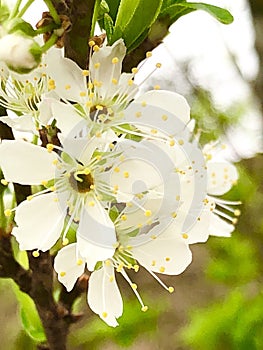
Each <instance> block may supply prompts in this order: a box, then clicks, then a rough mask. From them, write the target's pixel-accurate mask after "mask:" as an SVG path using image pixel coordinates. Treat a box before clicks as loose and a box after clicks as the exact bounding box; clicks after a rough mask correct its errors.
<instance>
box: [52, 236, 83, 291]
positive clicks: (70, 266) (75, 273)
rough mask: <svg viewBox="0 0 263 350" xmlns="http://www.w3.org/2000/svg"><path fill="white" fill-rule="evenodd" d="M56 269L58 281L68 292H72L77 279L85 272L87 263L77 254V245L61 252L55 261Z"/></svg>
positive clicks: (72, 245) (74, 244) (69, 246)
mask: <svg viewBox="0 0 263 350" xmlns="http://www.w3.org/2000/svg"><path fill="white" fill-rule="evenodd" d="M54 269H55V271H56V272H57V274H58V280H59V282H60V283H62V284H63V285H64V286H65V287H66V289H67V291H68V292H69V291H71V290H72V289H73V287H74V285H75V283H76V281H77V279H78V278H79V277H80V276H81V275H82V274H83V272H84V270H85V263H84V261H83V260H82V259H81V258H80V256H79V254H77V244H76V243H72V244H69V245H68V246H66V247H64V248H62V249H60V250H59V252H58V254H57V255H56V257H55V260H54Z"/></svg>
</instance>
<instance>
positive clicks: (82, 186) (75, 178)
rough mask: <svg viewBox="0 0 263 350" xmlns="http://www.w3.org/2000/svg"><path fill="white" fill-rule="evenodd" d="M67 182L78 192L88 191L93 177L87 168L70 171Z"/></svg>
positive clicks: (92, 184)
mask: <svg viewBox="0 0 263 350" xmlns="http://www.w3.org/2000/svg"><path fill="white" fill-rule="evenodd" d="M69 183H70V186H71V187H72V188H73V189H74V190H75V191H77V192H80V193H86V192H89V191H90V190H91V189H92V187H93V186H94V180H93V177H92V175H91V174H90V171H89V170H88V169H84V170H82V171H75V172H72V173H71V174H70V176H69Z"/></svg>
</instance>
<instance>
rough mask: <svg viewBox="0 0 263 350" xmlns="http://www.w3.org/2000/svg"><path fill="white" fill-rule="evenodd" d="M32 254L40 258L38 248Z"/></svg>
mask: <svg viewBox="0 0 263 350" xmlns="http://www.w3.org/2000/svg"><path fill="white" fill-rule="evenodd" d="M32 255H33V257H34V258H38V257H39V255H40V254H39V251H38V250H35V251H33V252H32Z"/></svg>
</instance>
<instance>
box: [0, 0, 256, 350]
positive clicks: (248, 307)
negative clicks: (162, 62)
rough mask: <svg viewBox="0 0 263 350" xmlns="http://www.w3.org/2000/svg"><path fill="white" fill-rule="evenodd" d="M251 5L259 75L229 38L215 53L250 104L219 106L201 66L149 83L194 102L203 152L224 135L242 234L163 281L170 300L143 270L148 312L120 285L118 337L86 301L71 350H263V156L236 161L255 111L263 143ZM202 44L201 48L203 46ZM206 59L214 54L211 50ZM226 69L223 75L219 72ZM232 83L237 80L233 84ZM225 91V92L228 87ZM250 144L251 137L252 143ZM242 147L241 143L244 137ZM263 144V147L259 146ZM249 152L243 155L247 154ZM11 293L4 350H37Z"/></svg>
mask: <svg viewBox="0 0 263 350" xmlns="http://www.w3.org/2000/svg"><path fill="white" fill-rule="evenodd" d="M232 2H237V3H238V2H239V3H240V4H241V10H240V11H239V12H237V14H235V13H234V16H235V20H236V22H238V21H239V20H240V18H239V16H241V17H242V16H243V15H244V12H245V14H246V15H247V13H250V12H249V4H248V3H246V2H245V1H241V0H240V1H234V0H233V1H232ZM211 3H212V2H211ZM214 3H216V2H214ZM219 5H222V3H221V2H220V4H219ZM251 5H252V7H251V9H252V17H245V18H246V21H248V22H249V23H248V25H249V26H250V27H251V28H250V30H251V32H252V36H253V35H254V36H255V38H256V42H255V48H256V51H257V55H258V63H259V64H258V67H259V70H258V73H257V76H256V75H255V74H254V76H253V77H252V78H251V76H250V77H249V78H247V77H246V74H243V72H242V69H241V68H242V67H240V62H239V59H238V56H237V55H236V52H234V51H233V50H232V49H231V47H229V45H228V46H227V43H226V42H225V41H224V39H222V37H223V36H222V35H221V36H219V37H218V35H217V36H215V40H221V41H220V44H218V45H221V44H222V42H223V44H224V45H225V47H226V46H227V50H228V56H227V60H228V64H229V65H231V67H232V69H233V71H235V74H236V75H239V79H241V80H242V84H244V86H246V89H247V90H246V91H248V93H247V98H245V99H244V98H241V97H240V98H239V100H236V101H234V102H233V103H232V104H229V103H228V104H227V103H226V104H224V103H223V102H222V98H221V101H220V103H218V102H217V99H216V98H217V96H216V92H215V91H216V90H217V86H216V82H215V85H214V88H213V91H211V90H210V89H208V87H207V85H206V84H203V83H202V81H200V79H199V78H198V77H199V75H198V67H197V68H195V67H194V69H193V64H194V62H193V61H194V60H193V58H191V57H190V58H189V59H183V60H180V62H178V61H174V65H175V66H176V67H177V68H178V71H177V74H178V75H177V76H176V77H174V79H176V81H171V80H167V75H166V78H165V84H164V82H163V81H164V76H158V77H153V78H152V81H151V82H150V85H152V86H154V85H155V84H157V83H158V84H159V83H160V85H161V87H162V88H167V89H171V90H175V89H176V91H178V92H181V93H184V95H187V96H188V99H189V101H190V104H191V107H192V116H193V117H194V118H196V119H197V125H198V128H200V130H201V131H202V133H201V142H203V143H205V142H207V141H210V140H213V139H215V138H217V137H219V136H220V135H227V140H226V141H227V142H228V143H229V144H230V148H231V149H232V156H233V157H234V159H235V160H236V161H237V167H238V170H239V174H240V179H239V183H238V185H237V186H234V187H233V189H232V190H231V192H229V193H228V194H227V196H226V198H231V200H241V201H242V203H243V204H242V205H241V208H240V209H241V211H242V215H241V217H240V219H239V222H238V224H237V228H236V231H235V232H234V233H233V235H232V238H229V239H227V238H216V237H211V238H210V239H209V241H208V242H207V243H206V244H196V245H194V246H192V251H193V262H192V264H191V265H190V266H189V268H188V269H187V270H186V271H185V272H184V273H183V274H182V275H180V276H177V277H164V278H163V280H164V282H165V283H167V284H168V285H173V286H174V287H175V292H174V293H173V294H169V293H167V292H166V291H165V290H164V289H163V288H162V287H161V286H160V285H159V284H158V283H157V282H156V281H155V280H153V278H152V277H151V276H150V275H149V274H147V273H146V272H144V271H140V273H139V274H136V275H135V276H131V277H134V278H132V279H133V280H134V281H135V282H136V283H137V284H138V286H139V290H140V292H141V294H142V296H143V299H144V301H145V303H146V304H147V305H148V306H149V310H148V312H146V313H142V312H141V311H140V305H139V304H138V302H137V300H136V298H135V296H134V295H133V293H132V291H131V290H130V289H129V287H128V285H127V284H125V282H124V281H123V280H121V279H119V285H120V290H121V292H122V295H123V298H124V315H123V316H122V317H121V318H120V319H119V323H120V326H119V327H117V328H116V329H112V328H110V327H108V326H107V325H105V324H104V323H103V322H102V321H101V320H100V319H99V318H98V317H97V316H96V315H94V314H92V312H91V311H90V310H89V308H88V306H87V305H86V300H85V296H83V298H82V299H81V300H79V301H78V302H77V305H75V308H76V310H77V311H80V312H84V314H85V316H84V318H83V320H82V321H81V322H80V323H79V324H78V325H77V326H76V327H75V328H72V331H71V334H70V337H69V349H70V350H88V349H92V350H102V349H103V350H113V349H114V350H115V349H116V350H118V349H125V348H126V349H133V350H137V349H138V350H139V349H143V350H148V349H149V350H187V349H193V350H199V349H200V350H201V349H202V350H211V349H213V350H221V349H227V350H253V349H255V350H260V349H263V311H262V310H263V287H262V270H263V267H262V266H263V264H262V255H263V181H262V174H263V162H262V160H263V157H262V154H260V148H258V154H256V153H255V152H254V153H255V154H254V156H252V154H250V157H248V156H247V155H243V154H242V152H241V154H239V147H238V142H237V143H236V144H235V145H233V144H232V143H231V141H232V136H231V135H233V133H238V130H239V126H240V125H241V124H242V125H243V126H244V125H245V129H246V123H247V127H248V129H249V128H251V123H252V121H251V120H250V119H249V118H250V117H249V116H250V115H251V113H252V112H251V111H253V113H256V114H257V115H258V117H257V118H259V119H257V121H256V126H255V128H254V129H255V130H256V131H258V134H260V133H261V130H260V125H261V122H262V119H261V120H260V118H262V117H261V115H262V106H263V44H262V33H263V4H262V0H257V1H251ZM234 11H235V9H234ZM232 12H233V11H232ZM194 16H196V17H194ZM195 18H200V16H199V14H198V15H197V14H191V15H189V16H187V18H185V19H184V22H185V23H186V24H185V28H188V29H189V28H192V27H191V25H193V23H197V25H198V23H199V24H200V25H201V21H202V18H200V22H198V19H197V22H193V20H194V19H195ZM242 18H243V17H242ZM208 26H209V24H208ZM178 30H179V29H177V32H178ZM229 30H230V29H229ZM253 30H255V31H254V32H253ZM253 33H254V34H253ZM172 35H173V34H171V36H172ZM217 37H218V38H217ZM241 41H242V38H241ZM171 42H172V39H171V37H170V38H169V43H166V47H167V45H171V44H170V43H171ZM200 42H201V43H202V38H201V39H200ZM241 45H242V44H241ZM186 47H187V43H186ZM186 47H185V49H186ZM222 47H223V46H222ZM169 50H170V51H172V50H182V48H177V47H176V46H175V47H171V46H169ZM205 50H207V52H208V51H209V47H206V48H205ZM234 53H235V54H234ZM243 64H244V63H243ZM247 64H250V63H249V62H247ZM211 67H213V69H214V76H215V80H216V74H226V73H225V72H224V68H223V67H221V68H220V67H218V66H217V63H216V62H215V63H214V64H213V62H211ZM209 69H210V68H209ZM211 69H212V68H211ZM220 69H221V70H222V69H223V71H221V72H220ZM212 76H213V74H212ZM228 79H231V75H230V77H229V78H228ZM182 81H183V82H184V83H183V84H181V82H182ZM226 81H227V77H226ZM210 83H211V82H210ZM219 88H220V89H222V86H220V87H218V89H219ZM235 128H236V129H235ZM252 128H253V125H252ZM231 133H232V134H231ZM235 137H236V136H235ZM251 137H252V138H253V135H252V136H251ZM224 139H226V137H225V136H224ZM233 139H234V137H233ZM239 142H242V138H241V139H240V141H239ZM244 142H245V141H244ZM260 142H261V141H260V140H259V142H258V144H260ZM242 146H243V148H244V145H242ZM245 147H246V146H245ZM247 147H248V148H249V147H250V146H247ZM141 270H142V269H141ZM13 289H14V288H13V284H12V282H11V281H8V280H1V281H0V296H1V297H0V309H1V314H0V324H1V333H0V334H1V345H0V348H1V349H3V350H31V349H36V346H35V344H34V341H33V340H32V339H31V338H30V337H29V336H28V335H27V334H26V333H25V332H24V331H23V329H22V326H21V321H20V317H19V307H18V305H17V302H16V299H15V294H14V291H13ZM87 321H88V322H87Z"/></svg>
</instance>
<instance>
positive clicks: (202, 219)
mask: <svg viewBox="0 0 263 350" xmlns="http://www.w3.org/2000/svg"><path fill="white" fill-rule="evenodd" d="M212 215H213V214H212V212H211V211H203V212H202V213H201V215H200V216H199V217H198V219H197V220H196V222H195V224H194V225H193V226H192V227H191V229H190V230H188V231H187V232H186V234H187V236H188V238H187V239H186V241H187V243H188V244H193V243H201V242H206V241H207V240H208V237H209V225H210V220H211V216H212ZM175 223H176V222H175Z"/></svg>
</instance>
